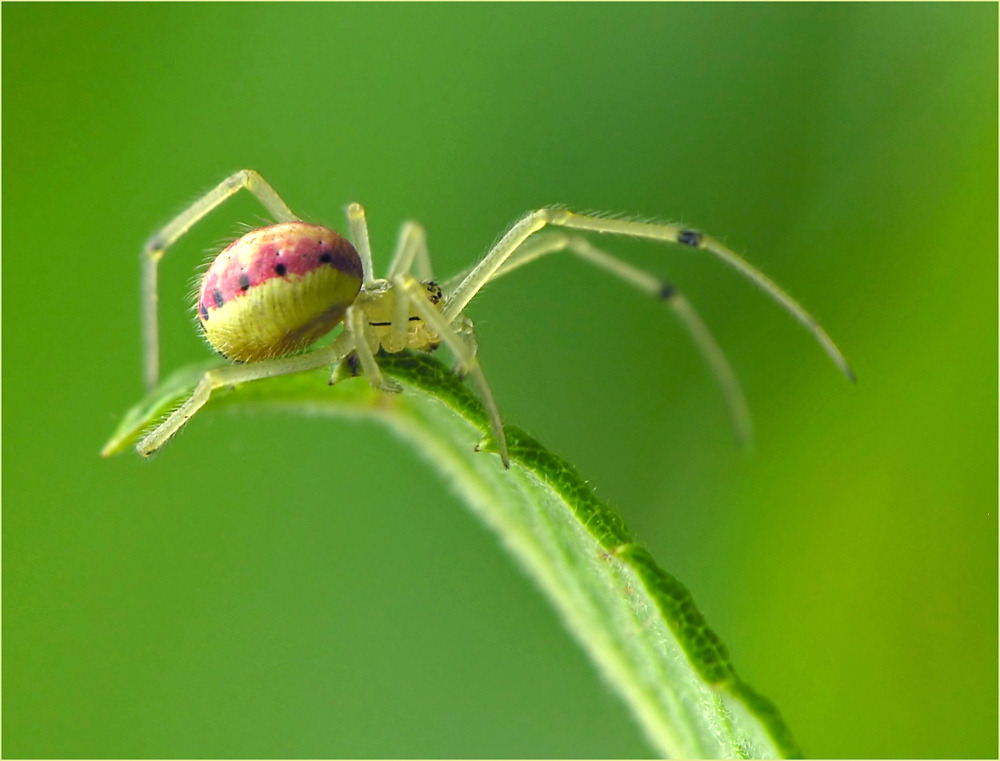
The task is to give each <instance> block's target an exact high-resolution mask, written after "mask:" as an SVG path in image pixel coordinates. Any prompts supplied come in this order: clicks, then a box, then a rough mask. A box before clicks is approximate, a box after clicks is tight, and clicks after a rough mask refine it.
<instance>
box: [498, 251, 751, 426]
mask: <svg viewBox="0 0 1000 761" xmlns="http://www.w3.org/2000/svg"><path fill="white" fill-rule="evenodd" d="M559 251H569V252H570V253H572V254H575V255H576V256H578V257H579V258H581V259H583V260H584V261H585V262H588V263H589V264H592V265H594V266H595V267H597V268H599V269H602V270H604V271H605V272H607V273H608V274H610V275H612V276H614V277H616V278H618V279H619V280H623V281H624V282H626V283H628V284H629V285H631V286H633V287H635V288H637V289H638V290H640V291H642V292H643V293H646V294H648V295H650V296H653V297H654V298H657V299H661V300H662V301H664V302H665V303H666V304H667V306H669V307H670V309H671V311H673V313H674V314H675V315H676V316H677V318H678V319H679V320H680V322H681V324H682V325H683V326H684V329H685V330H686V331H687V332H688V335H689V336H690V337H691V340H692V341H693V342H694V344H695V346H696V347H697V348H698V351H699V352H700V353H701V355H702V357H704V359H705V362H706V363H707V364H708V366H709V369H710V370H711V372H712V375H713V376H715V381H716V383H718V384H719V387H720V388H721V389H722V394H723V397H724V398H725V401H726V407H727V409H728V410H729V418H730V421H731V423H732V426H733V432H734V434H735V436H736V440H737V442H738V443H739V444H740V445H746V444H749V442H750V441H751V439H752V437H753V424H752V421H751V418H750V411H749V408H748V406H747V402H746V398H745V397H744V396H743V390H742V389H741V388H740V383H739V380H737V378H736V373H734V372H733V368H732V366H731V365H730V364H729V360H727V359H726V355H725V353H724V352H723V351H722V349H721V347H720V346H719V344H718V343H717V342H716V340H715V337H714V336H713V335H712V333H711V331H710V330H709V329H708V326H707V325H706V324H705V322H704V321H703V320H702V319H701V316H700V315H699V314H698V312H697V311H696V310H695V309H694V307H693V306H691V303H690V302H689V301H688V300H687V299H686V298H685V297H684V296H683V294H681V293H680V292H679V291H678V290H677V289H676V288H675V287H674V286H673V285H671V284H670V283H668V282H666V281H663V280H660V279H659V278H657V277H655V276H653V275H651V274H650V273H648V272H645V271H644V270H641V269H639V268H637V267H633V266H632V265H631V264H628V263H627V262H625V261H623V260H622V259H619V258H618V257H616V256H612V255H611V254H609V253H607V252H606V251H602V250H601V249H599V248H597V247H596V246H594V245H593V244H592V243H591V242H590V241H589V240H587V239H586V238H583V237H581V236H579V235H567V234H565V233H562V232H554V233H540V234H539V235H536V236H535V237H534V238H532V239H531V240H529V241H527V242H526V243H525V244H524V245H523V246H521V247H520V248H519V249H518V250H517V251H516V252H515V253H514V254H513V255H512V256H511V257H510V258H509V259H507V261H506V262H504V264H503V265H502V266H501V267H500V268H499V269H498V270H497V271H496V273H495V274H494V275H493V279H496V278H498V277H502V276H503V275H506V274H508V273H509V272H511V271H513V270H515V269H517V268H518V267H522V266H524V265H525V264H530V263H531V262H533V261H535V260H536V259H539V258H541V257H543V256H545V255H546V254H553V253H557V252H559Z"/></svg>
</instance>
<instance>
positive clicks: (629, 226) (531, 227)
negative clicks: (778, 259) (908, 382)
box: [442, 209, 854, 381]
mask: <svg viewBox="0 0 1000 761" xmlns="http://www.w3.org/2000/svg"><path fill="white" fill-rule="evenodd" d="M546 226H552V227H561V228H565V229H569V230H579V231H582V232H591V233H601V234H610V235H622V236H624V237H627V238H641V239H644V240H650V241H657V242H660V243H676V244H679V245H682V246H686V247H688V248H693V249H697V250H699V251H706V252H708V253H710V254H712V255H713V256H715V257H716V258H718V259H721V260H722V261H723V262H725V263H726V264H728V265H729V266H730V267H732V268H733V269H735V270H737V271H738V272H739V273H740V274H742V275H743V276H744V277H746V278H747V279H749V280H750V281H751V282H753V283H755V284H756V285H758V286H759V287H760V288H761V289H763V290H764V291H765V292H766V293H767V294H768V295H769V296H770V297H771V298H772V299H774V300H775V301H776V302H777V303H778V304H780V305H781V306H782V307H784V309H786V310H787V311H788V312H789V313H790V314H791V315H792V316H793V317H794V318H795V319H796V320H798V321H799V322H800V323H801V324H802V325H803V326H804V327H805V328H806V329H807V330H808V331H809V332H810V333H812V335H813V338H815V339H816V341H817V342H818V343H819V344H820V345H821V346H822V347H823V349H824V351H826V353H827V354H828V355H829V357H830V358H831V359H832V360H833V361H834V363H836V365H837V366H838V367H839V368H840V369H841V371H842V372H843V373H844V374H845V375H846V376H847V377H848V379H849V380H851V381H854V373H853V371H852V370H851V368H850V367H849V366H848V364H847V361H846V360H845V359H844V356H843V354H841V353H840V349H838V348H837V345H836V344H835V343H834V342H833V340H832V339H831V338H830V336H828V335H827V333H826V331H825V330H823V328H822V327H821V326H820V324H819V323H818V322H817V321H816V318H814V317H813V316H812V315H811V314H809V313H808V312H807V311H806V310H805V309H803V308H802V306H801V305H800V304H799V303H798V302H797V301H796V300H795V299H793V298H792V297H791V296H789V295H788V294H787V293H785V291H784V290H782V289H781V288H780V287H779V286H778V285H777V284H776V283H775V282H774V281H773V280H771V279H770V278H769V277H767V276H766V275H765V274H764V273H763V272H761V271H760V270H758V269H757V268H756V267H754V266H752V265H751V264H750V263H749V262H747V261H746V260H744V259H743V258H742V257H741V256H739V255H738V254H737V253H736V252H735V251H732V250H730V249H729V248H726V247H725V246H723V245H722V244H721V243H720V242H719V241H717V240H715V239H714V238H711V237H709V236H707V235H705V234H703V233H700V232H697V231H695V230H691V229H688V228H685V227H680V226H678V225H670V224H660V223H651V222H633V221H630V220H624V219H607V218H604V217H595V216H590V215H587V214H577V213H575V212H572V211H568V210H566V209H539V210H537V211H533V212H531V213H530V214H527V215H525V216H524V217H522V218H521V219H520V220H519V221H518V222H516V223H515V224H514V226H513V227H511V228H510V230H508V231H507V233H506V234H505V235H504V236H503V237H502V238H501V239H500V240H499V242H497V244H496V245H495V246H493V248H492V249H491V250H490V251H489V253H487V254H486V256H484V257H483V259H482V260H481V261H480V262H479V264H477V265H476V266H475V267H474V268H473V270H472V271H471V272H470V273H469V274H468V275H467V276H466V277H465V279H464V280H463V281H462V282H461V283H459V284H458V286H457V287H456V288H455V290H454V291H453V292H452V293H450V294H448V296H447V297H446V299H445V306H444V309H443V310H442V311H443V314H444V316H445V319H446V320H448V321H449V322H450V321H452V320H454V318H455V317H457V316H458V315H459V314H460V313H461V312H462V311H463V310H464V309H465V307H466V306H467V305H468V303H469V302H470V301H471V300H472V299H473V298H474V297H475V295H476V294H477V293H479V291H480V290H482V288H483V286H484V285H486V283H488V282H489V281H490V280H491V279H492V278H493V277H494V275H495V274H496V272H497V271H498V270H499V269H500V268H501V267H502V266H503V265H504V263H505V262H506V261H507V260H508V259H509V258H510V257H511V256H512V255H513V254H514V253H515V252H516V251H517V250H518V249H519V248H520V247H521V246H522V245H523V244H524V243H525V241H527V240H528V238H529V237H531V236H532V235H533V234H535V233H537V232H538V231H540V230H541V229H543V228H544V227H546Z"/></svg>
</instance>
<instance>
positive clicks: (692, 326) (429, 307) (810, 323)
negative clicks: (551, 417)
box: [136, 169, 854, 468]
mask: <svg viewBox="0 0 1000 761" xmlns="http://www.w3.org/2000/svg"><path fill="white" fill-rule="evenodd" d="M243 188H245V189H246V190H248V191H249V192H250V193H252V194H253V195H254V196H255V197H256V198H257V199H258V200H259V201H260V202H261V204H263V206H264V207H265V208H266V209H267V210H268V212H270V214H271V215H272V216H273V217H274V218H275V220H276V224H273V225H270V226H267V227H262V228H258V229H255V230H251V231H250V232H248V233H247V234H246V235H244V236H243V237H241V238H240V239H238V240H237V241H235V242H234V243H232V244H231V245H230V246H229V247H228V248H226V249H225V250H224V251H223V252H222V253H220V254H219V255H218V256H217V257H216V259H215V260H214V261H213V262H212V264H211V265H210V266H209V268H208V270H207V271H206V273H205V276H204V278H203V279H202V283H201V288H200V291H199V294H198V302H197V318H198V322H199V323H200V325H201V328H202V331H203V333H204V336H205V338H206V340H207V341H208V343H209V344H210V345H211V346H212V348H213V349H215V350H216V351H217V352H218V353H220V354H222V355H223V356H224V357H226V358H227V359H229V360H231V361H232V362H233V363H234V364H231V365H228V366H223V367H219V368H215V369H211V370H208V371H207V372H206V373H205V374H204V375H203V376H202V378H201V380H200V381H199V383H198V384H197V386H196V387H195V389H194V391H193V393H192V394H191V396H190V397H189V398H188V399H187V400H186V401H185V402H184V403H183V404H182V405H181V406H180V407H178V408H177V409H176V410H174V411H173V412H172V413H171V414H170V415H169V416H168V417H167V418H166V419H165V420H163V421H162V422H161V423H160V424H159V425H158V426H156V427H155V428H154V429H153V430H152V431H150V432H149V433H148V434H147V435H146V436H145V437H144V438H142V439H141V440H140V441H139V443H138V445H137V447H136V448H137V449H138V451H139V453H140V454H142V455H143V456H146V457H148V456H149V455H151V454H153V453H154V452H155V451H156V450H158V449H159V448H160V447H162V446H163V445H164V444H165V443H166V442H167V441H168V440H169V439H170V437H171V436H173V435H174V434H175V433H176V432H177V431H178V430H179V429H180V428H181V427H182V426H183V425H184V424H185V423H186V422H187V421H188V420H189V419H190V418H191V417H192V416H193V415H194V414H195V413H196V412H197V411H198V410H199V409H200V408H201V407H202V406H203V405H204V404H205V403H206V402H207V401H208V399H209V397H210V396H211V394H212V392H213V391H214V390H216V389H218V388H222V387H226V386H235V385H237V384H240V383H246V382H249V381H255V380H259V379H262V378H272V377H275V376H280V375H287V374H291V373H299V372H304V371H307V370H314V369H317V368H320V367H324V366H333V367H336V366H338V365H339V364H340V363H341V362H342V361H343V360H345V359H347V360H348V361H349V362H350V363H351V364H350V366H351V367H352V368H354V371H355V372H357V371H360V372H361V373H363V374H364V376H365V377H366V378H367V379H368V381H369V382H370V383H371V385H372V386H373V387H375V388H377V389H382V390H384V391H399V390H400V387H399V386H398V385H397V384H396V383H395V382H393V381H392V380H390V379H388V378H386V377H385V376H384V375H383V374H382V373H381V371H380V370H379V366H378V363H377V361H376V359H375V357H376V354H377V353H378V352H379V350H381V351H384V352H389V353H395V352H399V351H402V350H403V349H406V348H412V349H420V350H427V351H429V350H433V349H435V348H436V347H438V346H439V345H440V344H444V345H445V346H447V347H448V348H449V349H450V350H451V352H452V354H453V355H454V357H455V363H456V371H457V372H460V373H462V374H464V375H465V376H467V377H468V378H469V379H470V380H471V382H472V383H473V385H474V386H475V387H476V389H477V391H478V393H479V395H480V397H481V399H482V401H483V404H484V406H485V409H486V412H487V415H488V417H489V421H490V425H491V428H492V433H493V436H494V438H495V440H496V445H497V451H498V453H499V456H500V459H501V461H502V462H503V465H504V466H505V467H507V468H509V467H510V455H509V452H508V448H507V442H506V438H505V436H504V431H503V424H502V422H501V418H500V412H499V410H498V409H497V405H496V402H495V400H494V398H493V393H492V391H491V390H490V386H489V383H488V382H487V380H486V376H485V375H484V374H483V371H482V368H481V367H480V364H479V361H478V359H477V356H476V354H477V344H476V339H475V332H474V329H473V323H472V321H471V320H470V319H469V318H468V317H467V316H466V315H465V314H464V310H465V308H466V306H467V305H468V304H469V302H470V301H472V299H473V298H475V296H476V294H478V293H479V291H480V290H482V288H483V286H485V285H486V284H487V283H489V282H491V281H493V280H494V279H496V278H497V277H500V276H502V275H505V274H507V273H509V272H511V271H512V270H514V269H516V268H517V267H521V266H523V265H525V264H528V263H530V262H532V261H534V260H536V259H538V258H540V257H542V256H545V255H547V254H551V253H555V252H558V251H569V252H570V253H572V254H575V255H576V256H578V257H579V258H580V259H582V260H584V261H586V262H589V263H590V264H592V265H594V266H596V267H598V268H600V269H602V270H604V271H605V272H606V273H608V274H610V275H612V276H614V277H617V278H619V279H620V280H623V281H625V282H626V283H629V284H631V285H632V286H634V287H635V288H637V289H639V290H640V291H644V292H646V293H648V294H650V295H652V296H654V297H657V298H659V299H662V300H664V301H665V302H666V303H667V304H668V305H669V306H670V307H671V308H672V310H673V311H674V313H675V314H676V315H677V316H678V317H679V318H680V320H681V322H682V324H683V325H684V327H685V328H686V329H687V331H688V332H689V333H690V335H691V337H692V339H693V340H694V342H695V343H696V345H697V346H698V347H699V349H700V351H701V352H702V354H703V355H704V357H705V359H706V361H707V362H708V364H709V367H710V368H711V370H712V372H713V374H714V375H715V376H716V380H717V381H718V383H719V384H720V385H721V387H722V389H723V393H724V395H725V397H726V401H727V405H728V407H729V411H730V416H731V418H732V421H733V425H734V428H735V429H736V431H737V436H738V437H739V438H746V437H747V436H748V435H749V430H750V423H749V415H748V413H747V409H746V403H745V401H744V399H743V396H742V392H741V391H740V388H739V384H738V383H737V381H736V378H735V375H734V374H733V372H732V369H731V368H730V366H729V364H728V362H727V361H726V359H725V356H724V355H723V353H722V351H721V349H720V348H719V346H718V344H717V343H716V342H715V339H714V338H713V337H712V335H711V333H710V332H709V331H708V329H707V327H706V326H705V324H704V322H702V320H701V318H700V317H699V316H698V314H697V313H696V312H695V311H694V309H693V308H692V307H691V306H690V304H689V303H688V302H687V300H686V299H685V298H684V297H683V296H682V295H681V293H680V292H679V291H677V290H676V289H675V288H674V287H673V286H672V285H670V284H669V283H666V282H664V281H663V280H660V279H658V278H656V277H654V276H653V275H651V274H649V273H647V272H645V271H643V270H640V269H637V268H635V267H633V266H631V265H630V264H627V263H626V262H624V261H623V260H621V259H619V258H617V257H614V256H612V255H611V254H608V253H605V252H604V251H602V250H600V249H599V248H597V247H595V246H594V245H593V244H592V243H591V242H590V241H589V240H587V239H586V238H584V237H583V236H581V235H580V234H579V233H603V234H611V235H622V236H625V237H630V238H640V239H646V240H651V241H658V242H662V243H676V244H679V245H681V246H685V247H687V248H692V249H697V250H699V251H706V252H708V253H710V254H712V255H714V256H716V257H718V258H719V259H721V260H722V261H723V262H725V263H726V264H728V265H729V266H731V267H733V268H734V269H736V270H737V271H739V272H740V273H742V274H743V275H744V276H745V277H747V278H748V279H750V280H751V281H753V282H754V283H756V284H757V285H758V286H759V287H761V288H762V289H763V290H764V291H765V292H766V293H767V294H768V295H769V296H771V298H773V299H774V300H775V301H777V302H778V303H779V304H780V305H781V306H783V307H784V308H785V309H786V310H788V311H789V312H790V313H791V314H792V315H793V316H794V317H795V318H796V319H797V320H798V321H799V322H801V323H802V324H803V325H804V326H805V327H806V329H808V330H809V331H810V332H811V333H812V335H813V336H814V338H815V339H816V340H817V341H818V342H819V343H820V345H821V346H822V347H823V349H825V351H826V353H827V354H828V355H829V356H830V357H831V359H832V360H833V361H834V362H835V363H836V364H837V365H838V366H839V367H840V369H841V370H842V371H843V372H844V374H845V375H847V377H848V378H849V379H851V380H852V381H853V380H854V375H853V373H852V372H851V369H850V368H849V367H848V365H847V363H846V361H845V360H844V357H843V356H842V355H841V353H840V351H839V349H838V348H837V347H836V345H835V344H834V343H833V341H832V340H831V339H830V337H829V336H828V335H827V334H826V332H825V331H824V330H823V328H822V327H820V325H819V324H818V323H817V322H816V320H815V319H814V318H813V317H812V316H811V315H810V314H809V313H808V312H806V311H805V310H804V309H803V308H802V307H801V306H800V305H799V304H798V302H796V301H795V300H794V299H793V298H792V297H791V296H789V295H788V294H787V293H785V292H784V291H783V290H781V288H779V287H778V286H777V285H776V284H775V283H774V282H772V281H771V280H770V279H769V278H768V277H767V276H765V275H764V274H763V273H761V272H760V271H758V270H757V269H756V268H754V267H752V266H751V265H750V264H748V263H747V262H746V261H744V260H743V259H742V258H741V257H740V256H738V255H737V254H736V253H734V252H733V251H731V250H730V249H728V248H726V247H725V246H723V245H722V244H721V243H719V242H718V241H716V240H714V239H713V238H710V237H709V236H707V235H704V234H702V233H700V232H697V231H695V230H691V229H688V228H685V227H680V226H676V225H671V224H660V223H651V222H638V221H630V220H625V219H614V218H607V217H601V216H594V215H589V214H577V213H575V212H572V211H569V210H567V209H562V208H545V209H538V210H536V211H532V212H530V213H528V214H526V215H524V216H523V217H521V218H520V219H519V220H518V221H517V222H516V223H514V225H513V226H512V227H511V228H510V229H509V230H508V231H507V232H506V233H505V234H504V235H503V237H502V238H500V240H499V241H498V242H497V243H496V244H495V245H494V246H493V247H492V248H491V249H490V251H489V252H488V253H487V254H486V255H485V256H484V257H483V258H482V259H481V260H480V261H479V262H478V264H476V265H475V266H474V267H472V268H471V269H469V270H468V271H466V272H465V273H463V274H461V275H458V276H456V277H455V278H453V279H452V280H451V281H449V282H447V283H445V285H444V287H440V286H438V285H437V283H435V282H434V280H432V274H431V263H430V258H429V255H428V251H427V245H426V240H425V235H424V230H423V228H422V227H421V226H420V225H419V224H417V223H415V222H407V223H405V224H404V225H403V227H402V229H401V231H400V235H399V240H398V243H397V245H396V251H395V255H394V256H393V258H392V262H391V263H390V265H389V270H388V272H387V274H386V276H385V277H384V278H376V277H375V276H374V272H373V268H372V255H371V248H370V245H369V241H368V224H367V221H366V218H365V210H364V208H363V207H362V206H361V205H360V204H357V203H352V204H350V205H349V206H348V207H347V222H348V229H349V239H347V238H344V237H342V236H341V235H340V234H338V233H337V232H334V231H333V230H331V229H329V228H326V227H322V226H320V225H315V224H310V223H308V222H304V221H302V220H301V219H300V218H299V217H298V216H296V215H295V214H294V213H293V212H292V210H291V209H290V208H289V207H288V205H287V204H286V203H285V202H284V201H283V200H282V199H281V198H280V197H279V196H278V194H277V193H276V192H275V191H274V189H273V188H272V187H271V186H270V185H269V184H268V183H267V182H266V181H265V180H264V178H263V177H262V176H261V175H260V174H258V173H257V172H255V171H253V170H251V169H244V170H242V171H239V172H236V173H235V174H232V175H230V176H229V177H227V178H226V179H224V180H223V181H222V182H220V183H219V184H218V185H217V186H216V187H214V188H213V189H212V190H210V191H208V193H206V194H205V195H203V196H202V197H201V198H199V199H198V200H197V201H195V202H194V203H193V204H191V205H190V206H189V207H187V208H186V209H185V210H184V211H182V212H181V213H180V214H179V215H177V216H176V217H175V218H174V219H173V220H172V221H171V222H170V223H168V224H167V225H166V226H165V227H163V228H162V229H161V230H160V231H159V232H157V233H156V234H155V235H154V236H153V237H152V238H150V240H149V241H148V242H147V244H146V246H145V248H144V249H143V252H142V262H143V294H144V326H143V340H144V348H145V380H146V385H147V387H148V388H149V390H152V389H153V388H154V387H155V386H156V384H157V381H158V376H159V336H158V326H157V267H158V264H159V262H160V259H162V258H163V255H164V253H165V252H166V250H167V249H168V248H169V247H170V246H171V245H173V244H174V243H175V242H176V241H177V240H178V239H179V238H180V237H181V236H182V235H184V233H186V232H187V231H188V230H189V229H190V228H191V227H192V226H193V225H194V224H195V223H196V222H198V221H199V220H200V219H202V218H203V217H204V216H205V215H206V214H208V213H209V212H210V211H212V210H213V209H215V208H216V207H218V206H219V205H220V204H222V203H223V202H224V201H225V200H227V199H228V198H230V197H231V196H233V195H234V194H235V193H237V192H238V191H239V190H240V189H243ZM543 228H554V229H553V230H549V231H547V232H541V231H542V230H543ZM414 272H415V273H416V274H414ZM341 323H343V330H342V331H341V332H340V333H339V334H338V335H337V336H336V338H335V339H334V340H333V341H332V342H331V343H328V344H327V345H324V346H321V347H320V348H315V349H313V350H312V351H304V350H306V349H308V348H309V347H310V346H312V345H313V344H314V343H315V342H316V341H318V340H319V339H320V338H322V337H323V336H325V335H326V334H328V333H330V332H331V331H332V330H333V329H334V328H335V327H336V326H337V325H339V324H341ZM330 382H331V383H332V382H333V377H331V381H330Z"/></svg>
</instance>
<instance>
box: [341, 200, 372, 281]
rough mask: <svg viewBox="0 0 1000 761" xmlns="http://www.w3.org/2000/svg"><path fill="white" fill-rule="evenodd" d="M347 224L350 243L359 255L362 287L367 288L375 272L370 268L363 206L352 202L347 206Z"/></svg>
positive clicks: (368, 243) (369, 247)
mask: <svg viewBox="0 0 1000 761" xmlns="http://www.w3.org/2000/svg"><path fill="white" fill-rule="evenodd" d="M347 226H348V229H350V231H351V243H353V244H354V248H355V250H356V251H357V252H358V256H360V257H361V271H362V273H363V284H362V287H363V288H369V287H370V286H371V285H372V283H373V282H374V280H375V273H374V272H373V270H372V244H371V242H370V241H369V240H368V218H367V217H366V216H365V207H364V206H362V205H361V204H359V203H352V204H350V205H349V206H348V207H347Z"/></svg>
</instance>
